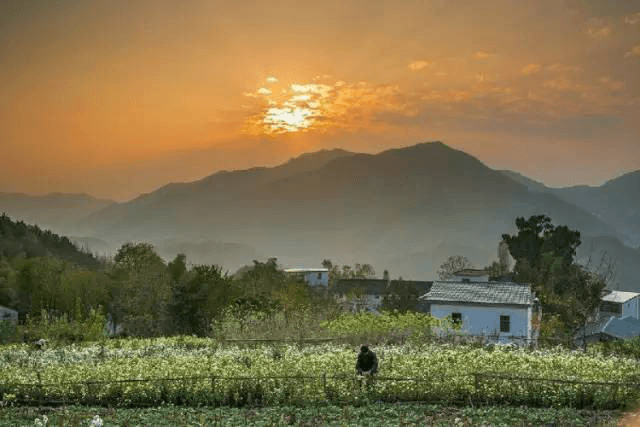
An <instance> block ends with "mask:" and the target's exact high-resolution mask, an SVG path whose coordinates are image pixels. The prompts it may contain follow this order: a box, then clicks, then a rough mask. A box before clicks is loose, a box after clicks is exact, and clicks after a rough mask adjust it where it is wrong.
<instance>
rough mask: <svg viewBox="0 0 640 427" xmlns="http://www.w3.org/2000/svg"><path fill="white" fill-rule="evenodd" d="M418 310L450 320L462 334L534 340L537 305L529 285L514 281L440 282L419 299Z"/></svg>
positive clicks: (499, 339)
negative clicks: (457, 326) (458, 327)
mask: <svg viewBox="0 0 640 427" xmlns="http://www.w3.org/2000/svg"><path fill="white" fill-rule="evenodd" d="M419 300H420V302H419V308H420V310H421V311H423V312H427V313H430V314H431V315H432V316H434V317H438V318H444V317H447V316H450V318H451V319H452V320H453V321H454V322H455V323H458V324H459V325H460V330H461V332H463V333H465V334H467V335H470V336H482V337H486V339H488V340H492V341H496V342H505V343H506V342H514V343H520V344H527V343H531V342H533V341H535V339H537V335H538V332H539V331H538V329H537V328H536V327H534V325H537V324H539V321H540V318H539V317H540V315H541V312H540V309H539V302H538V300H537V298H535V296H534V294H533V292H532V291H531V287H530V286H529V285H525V284H521V283H515V282H478V281H470V280H469V281H457V282H453V281H439V282H433V286H432V287H431V290H430V291H429V292H427V293H426V294H424V295H423V296H421V297H420V298H419Z"/></svg>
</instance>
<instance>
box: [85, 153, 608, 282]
mask: <svg viewBox="0 0 640 427" xmlns="http://www.w3.org/2000/svg"><path fill="white" fill-rule="evenodd" d="M540 213H545V214H548V215H549V216H551V218H552V219H553V220H554V222H555V223H557V224H566V225H568V226H570V227H572V228H577V229H579V230H580V231H581V232H582V233H583V235H585V236H599V235H608V234H612V233H613V232H614V231H613V230H612V229H611V227H609V226H607V225H606V224H605V223H603V222H602V221H600V220H599V219H598V218H596V217H594V216H593V215H590V214H589V213H587V212H585V211H583V210H581V209H580V208H578V207H576V206H574V205H571V204H569V203H566V202H565V201H563V200H561V199H559V198H558V197H556V196H555V195H554V194H550V193H540V192H535V191H529V189H528V188H527V187H526V186H525V185H523V184H522V183H519V182H516V181H514V180H513V179H511V178H510V177H508V176H506V175H505V174H504V173H502V172H499V171H494V170H492V169H490V168H488V167H487V166H485V165H484V164H482V163H481V162H480V161H478V160H477V159H475V158H474V157H472V156H470V155H468V154H466V153H463V152H461V151H458V150H454V149H452V148H450V147H448V146H446V145H445V144H442V143H439V142H435V143H423V144H418V145H415V146H412V147H406V148H400V149H393V150H387V151H384V152H382V153H379V154H375V155H373V154H354V153H348V152H319V153H311V154H308V155H304V156H301V157H299V158H297V159H293V160H291V161H289V162H287V163H285V164H283V165H281V166H278V167H275V168H254V169H250V170H245V171H234V172H220V173H216V174H214V175H211V176H209V177H207V178H204V179H202V180H200V181H196V182H192V183H182V184H171V185H168V186H165V187H163V188H161V189H159V190H158V191H155V192H153V193H150V194H146V195H143V196H141V197H139V198H137V199H134V200H132V201H130V202H128V203H122V204H118V205H113V206H110V207H108V208H106V209H104V210H102V211H100V212H97V213H95V214H93V215H91V217H90V218H89V219H88V220H87V221H86V223H85V224H84V226H85V232H84V234H85V235H94V236H96V237H99V238H110V239H121V240H131V239H139V240H148V241H152V242H161V241H166V240H167V239H173V240H174V241H175V242H177V243H175V244H172V246H174V247H175V246H176V245H179V242H207V241H212V242H235V243H238V244H244V245H248V246H249V247H251V248H255V250H256V251H257V253H261V254H264V255H265V256H276V257H278V258H279V259H280V260H281V261H282V262H283V263H285V264H287V265H317V264H319V263H320V262H321V260H322V259H324V258H331V259H334V260H335V261H337V262H339V263H353V262H369V263H371V264H373V265H374V266H378V268H380V269H384V268H386V269H389V270H390V271H391V272H392V274H398V275H402V276H403V277H405V278H410V277H413V278H423V279H424V278H430V277H433V274H434V271H435V269H437V266H438V265H439V264H440V263H441V262H442V261H443V260H444V258H446V256H445V255H444V254H443V249H442V248H447V247H449V248H452V250H453V248H456V247H464V248H469V252H470V253H473V257H472V261H473V262H475V263H476V264H477V265H485V264H487V263H489V262H490V261H491V260H493V259H495V257H496V255H495V254H496V247H497V244H498V241H499V239H500V236H501V234H502V233H511V232H514V231H515V225H514V223H515V218H516V217H517V216H525V217H527V216H529V215H533V214H540ZM185 248H188V246H185ZM187 255H188V256H189V254H188V253H187ZM210 262H211V263H215V262H217V261H216V260H215V259H212V260H210ZM233 267H235V266H231V265H230V266H225V268H228V269H230V270H231V269H233Z"/></svg>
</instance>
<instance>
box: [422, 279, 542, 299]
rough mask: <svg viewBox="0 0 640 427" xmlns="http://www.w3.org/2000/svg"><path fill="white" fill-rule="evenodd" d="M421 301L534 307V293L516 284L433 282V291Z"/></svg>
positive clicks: (526, 287)
mask: <svg viewBox="0 0 640 427" xmlns="http://www.w3.org/2000/svg"><path fill="white" fill-rule="evenodd" d="M420 299H421V300H422V301H426V302H432V303H433V302H457V303H465V304H509V305H532V304H533V293H532V292H531V289H530V288H529V286H528V285H524V284H522V283H515V282H433V286H432V287H431V291H429V292H428V293H427V294H425V295H423V296H421V297H420Z"/></svg>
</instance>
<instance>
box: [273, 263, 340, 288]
mask: <svg viewBox="0 0 640 427" xmlns="http://www.w3.org/2000/svg"><path fill="white" fill-rule="evenodd" d="M284 272H285V273H287V274H289V275H293V276H296V277H300V278H302V279H303V280H304V281H305V282H307V283H308V284H309V286H324V287H325V288H326V287H328V286H329V270H328V269H326V268H287V269H286V270H284Z"/></svg>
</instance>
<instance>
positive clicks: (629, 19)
mask: <svg viewBox="0 0 640 427" xmlns="http://www.w3.org/2000/svg"><path fill="white" fill-rule="evenodd" d="M624 22H625V23H626V24H631V25H635V24H638V23H640V12H638V13H636V14H633V15H627V16H625V17H624Z"/></svg>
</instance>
